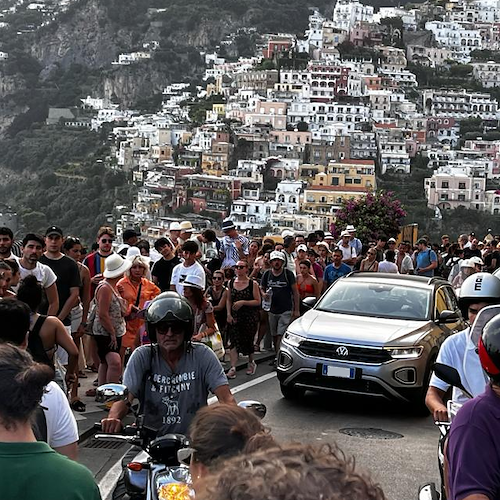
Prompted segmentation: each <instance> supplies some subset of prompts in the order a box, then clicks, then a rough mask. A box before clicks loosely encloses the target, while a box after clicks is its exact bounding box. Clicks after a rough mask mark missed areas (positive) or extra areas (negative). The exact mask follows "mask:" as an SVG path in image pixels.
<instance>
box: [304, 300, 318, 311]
mask: <svg viewBox="0 0 500 500" xmlns="http://www.w3.org/2000/svg"><path fill="white" fill-rule="evenodd" d="M316 302H318V299H317V298H316V297H306V298H305V299H304V300H302V305H303V306H304V307H305V308H306V309H307V310H309V309H312V308H313V307H314V306H315V305H316Z"/></svg>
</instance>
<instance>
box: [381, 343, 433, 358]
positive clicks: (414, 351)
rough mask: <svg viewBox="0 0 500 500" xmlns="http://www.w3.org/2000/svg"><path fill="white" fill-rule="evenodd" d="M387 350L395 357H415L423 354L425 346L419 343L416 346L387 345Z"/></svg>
mask: <svg viewBox="0 0 500 500" xmlns="http://www.w3.org/2000/svg"><path fill="white" fill-rule="evenodd" d="M386 350H387V351H389V353H390V355H391V357H392V358H394V359H414V358H418V357H419V356H420V355H421V354H422V351H423V350H424V348H423V347H422V346H420V345H419V346H414V347H387V348H386Z"/></svg>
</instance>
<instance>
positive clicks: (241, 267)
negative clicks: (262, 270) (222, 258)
mask: <svg viewBox="0 0 500 500" xmlns="http://www.w3.org/2000/svg"><path fill="white" fill-rule="evenodd" d="M234 267H235V268H236V269H246V267H247V266H234Z"/></svg>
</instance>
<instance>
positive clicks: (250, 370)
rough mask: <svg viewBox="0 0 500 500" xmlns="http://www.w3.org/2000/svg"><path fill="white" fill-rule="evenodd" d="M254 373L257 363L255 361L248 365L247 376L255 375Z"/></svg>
mask: <svg viewBox="0 0 500 500" xmlns="http://www.w3.org/2000/svg"><path fill="white" fill-rule="evenodd" d="M256 371H257V363H256V362H255V361H252V362H251V363H248V370H247V375H255V372H256Z"/></svg>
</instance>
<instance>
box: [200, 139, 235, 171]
mask: <svg viewBox="0 0 500 500" xmlns="http://www.w3.org/2000/svg"><path fill="white" fill-rule="evenodd" d="M233 149H234V146H233V145H232V144H230V143H228V142H216V141H214V142H213V143H212V150H211V151H210V152H206V153H203V154H202V156H201V169H202V171H203V173H204V174H208V175H216V176H217V177H220V176H221V175H227V173H228V167H229V160H230V159H231V155H232V153H233Z"/></svg>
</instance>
